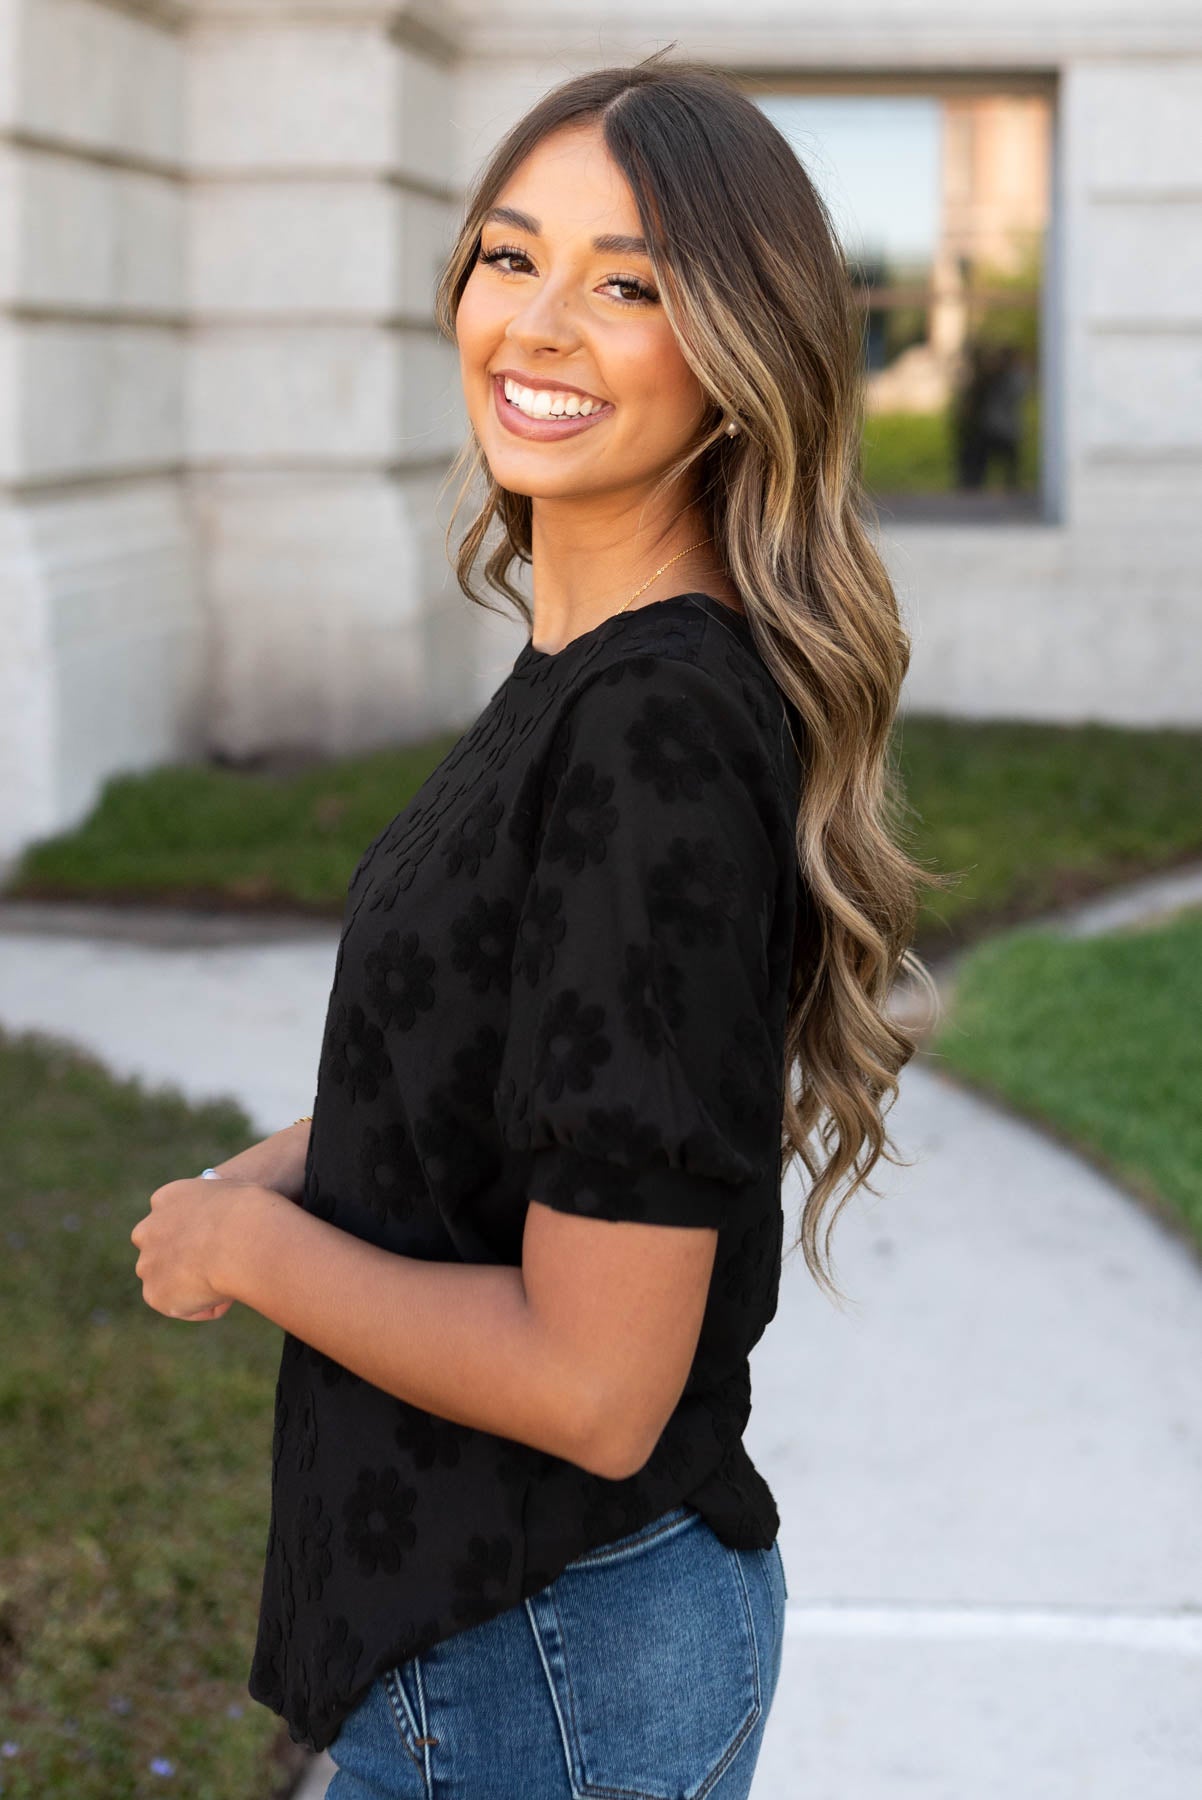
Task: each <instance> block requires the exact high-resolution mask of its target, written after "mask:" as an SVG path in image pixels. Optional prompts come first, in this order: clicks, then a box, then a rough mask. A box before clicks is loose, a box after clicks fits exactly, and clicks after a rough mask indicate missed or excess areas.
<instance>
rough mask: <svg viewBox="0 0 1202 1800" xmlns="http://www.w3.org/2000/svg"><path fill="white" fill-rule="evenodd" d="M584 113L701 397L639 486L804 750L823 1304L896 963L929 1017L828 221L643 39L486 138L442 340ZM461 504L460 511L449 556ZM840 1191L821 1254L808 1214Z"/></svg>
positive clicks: (497, 553) (756, 119)
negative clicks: (698, 561)
mask: <svg viewBox="0 0 1202 1800" xmlns="http://www.w3.org/2000/svg"><path fill="white" fill-rule="evenodd" d="M671 48H672V47H671V46H669V49H671ZM590 124H591V125H595V126H599V128H600V130H601V131H602V133H603V135H604V142H605V143H606V145H607V146H608V150H609V153H610V155H611V156H612V158H613V160H614V162H615V163H616V164H617V165H618V167H619V168H620V169H621V170H622V172H623V174H624V175H625V177H626V179H627V181H628V182H629V184H630V187H631V190H632V192H633V195H634V199H635V202H636V205H637V208H638V213H639V217H640V219H641V221H642V231H643V235H644V236H645V238H646V240H647V244H648V251H649V255H650V260H651V263H652V266H653V269H654V272H655V278H656V282H657V284H658V288H659V293H660V298H661V302H662V304H663V307H664V310H665V312H666V314H667V317H668V320H669V322H670V324H671V325H672V327H673V330H674V331H675V334H676V337H677V340H678V341H679V344H680V347H681V351H682V354H683V355H684V357H685V359H686V361H687V362H688V364H689V366H690V368H691V369H692V370H693V372H694V374H695V375H696V377H697V379H698V381H699V383H700V384H701V387H702V390H703V391H704V393H705V394H706V395H707V396H708V397H709V399H710V400H711V402H712V406H711V408H710V411H709V413H708V414H707V415H706V420H705V422H704V423H703V427H702V429H701V431H700V433H699V435H698V436H697V438H696V440H695V441H694V442H692V443H690V444H689V445H688V446H687V447H686V449H685V451H684V452H683V453H682V455H681V456H680V457H679V458H678V459H677V460H676V461H675V462H674V463H673V465H672V466H671V467H670V468H669V469H667V470H666V471H665V472H664V475H663V476H662V478H661V482H660V484H659V486H662V487H665V488H670V489H671V490H672V491H673V492H674V493H677V494H679V493H680V492H682V491H684V492H690V493H692V494H693V495H694V496H695V501H696V505H697V506H698V507H699V508H700V510H701V516H702V517H703V518H705V519H706V521H707V525H706V529H707V530H708V531H709V533H710V536H711V538H712V540H713V544H714V548H715V550H716V552H717V553H718V555H719V556H720V558H721V560H722V562H723V564H724V565H725V568H726V570H727V571H728V573H729V577H730V579H731V580H732V581H733V583H734V584H735V587H736V588H737V590H738V592H739V595H740V597H741V598H742V600H743V604H744V607H745V609H746V614H747V618H748V620H749V622H750V625H751V627H752V630H753V632H754V635H755V641H756V643H757V646H758V648H759V651H760V653H761V655H762V657H763V659H764V661H765V663H766V665H767V667H768V669H769V670H770V672H771V674H772V676H773V678H774V679H775V681H776V683H777V685H778V687H779V688H780V690H781V692H782V694H783V696H784V697H785V699H786V701H787V702H789V703H790V704H791V707H792V709H793V710H794V714H795V722H796V723H797V724H798V725H799V726H800V729H801V736H802V738H803V744H802V745H799V746H798V748H799V753H800V754H801V758H802V767H803V782H802V804H801V808H800V813H799V817H798V820H797V833H796V842H797V854H798V867H799V876H800V881H799V899H800V901H801V904H800V905H799V908H798V927H797V937H796V943H795V953H794V958H793V967H792V975H791V980H790V993H789V1004H788V1020H787V1026H786V1057H785V1065H786V1066H785V1070H784V1071H783V1074H784V1114H783V1142H782V1146H781V1155H782V1163H781V1166H782V1172H783V1171H785V1170H787V1169H788V1168H789V1167H790V1166H791V1165H792V1163H793V1162H794V1160H796V1159H800V1161H801V1163H802V1164H803V1165H804V1167H805V1169H806V1172H807V1174H808V1176H809V1178H810V1186H809V1192H808V1195H807V1198H806V1202H805V1206H804V1209H803V1212H802V1216H801V1223H800V1233H799V1237H798V1240H797V1243H798V1244H800V1246H801V1248H802V1250H803V1252H804V1255H805V1261H806V1265H807V1267H808V1269H809V1270H810V1273H811V1274H812V1275H813V1277H814V1278H815V1280H816V1281H817V1282H818V1283H819V1285H820V1286H821V1287H823V1288H824V1289H825V1290H826V1291H827V1292H828V1293H829V1294H830V1295H832V1297H835V1298H837V1299H839V1300H842V1299H844V1298H845V1296H843V1295H842V1294H841V1293H840V1292H839V1290H838V1288H837V1287H836V1285H835V1284H834V1282H833V1280H832V1278H831V1274H830V1260H831V1259H830V1239H831V1230H832V1228H833V1226H834V1222H835V1219H836V1218H837V1217H838V1214H839V1213H840V1212H841V1211H842V1209H843V1207H844V1206H845V1205H846V1204H847V1201H848V1200H849V1199H850V1198H851V1196H852V1194H853V1193H854V1192H855V1190H856V1189H857V1188H858V1187H860V1186H861V1185H863V1186H865V1187H866V1189H867V1191H868V1192H869V1193H873V1194H875V1193H877V1191H878V1190H877V1189H876V1188H874V1187H873V1186H872V1184H871V1183H870V1182H869V1181H868V1175H869V1173H870V1172H871V1170H872V1169H873V1167H874V1165H875V1164H876V1162H877V1161H878V1159H879V1158H880V1157H881V1156H882V1155H883V1156H885V1157H886V1158H887V1160H889V1161H891V1162H894V1163H902V1162H904V1160H905V1159H903V1158H901V1157H899V1156H898V1155H897V1154H896V1147H895V1146H894V1144H893V1142H892V1140H891V1139H890V1138H889V1136H888V1134H887V1132H886V1130H885V1113H886V1112H887V1110H888V1108H889V1106H891V1105H892V1103H893V1101H894V1100H895V1099H896V1096H897V1090H898V1081H897V1078H898V1075H899V1073H900V1072H901V1070H902V1068H903V1067H904V1066H905V1064H906V1063H907V1062H908V1061H909V1059H910V1057H911V1056H912V1055H913V1053H914V1051H915V1049H916V1048H917V1044H918V1042H919V1041H920V1039H919V1036H918V1034H917V1032H916V1031H914V1030H912V1029H911V1028H910V1027H909V1026H907V1025H906V1024H905V1023H903V1022H902V1020H901V1019H900V1018H896V1017H890V1014H889V1012H888V1011H887V1007H886V1002H887V999H888V996H889V993H890V990H891V988H892V986H893V983H894V980H895V978H896V976H897V974H898V971H899V969H901V968H902V967H903V966H904V967H905V968H906V969H907V971H908V972H909V973H910V974H911V976H913V977H914V978H915V979H916V980H917V982H918V985H919V987H920V988H923V989H925V991H926V992H927V994H928V996H929V999H930V1003H931V1007H932V1009H933V1012H934V1013H935V1014H936V1015H937V1013H938V999H937V995H936V992H935V989H934V984H933V982H932V981H931V978H930V975H929V972H928V971H927V969H926V967H925V965H924V964H923V963H922V962H921V961H920V960H919V959H918V957H917V956H915V955H914V953H913V951H912V950H911V949H910V944H911V940H912V938H913V936H914V930H915V926H916V920H917V913H918V907H919V897H920V890H921V886H922V884H923V883H924V882H926V883H928V884H933V885H936V886H939V885H942V881H941V878H940V877H939V876H937V875H933V874H932V873H931V872H929V871H928V870H926V869H924V868H922V867H921V866H920V865H919V864H917V863H916V862H913V861H911V859H910V858H909V856H908V855H907V854H906V852H905V851H904V850H903V849H902V848H901V847H900V845H899V842H898V841H897V839H898V833H899V827H900V825H901V822H902V817H901V816H902V813H903V811H904V809H905V802H904V800H903V798H902V794H901V789H900V782H899V780H898V777H897V772H896V769H895V767H894V766H893V764H892V762H891V749H890V746H891V742H892V736H891V734H892V726H893V721H894V717H895V714H896V711H897V706H898V698H899V691H900V688H901V683H902V678H903V676H904V675H905V673H906V668H907V666H908V663H909V656H910V646H909V639H908V637H907V635H906V632H905V631H904V629H903V626H902V623H901V621H900V618H899V613H898V605H897V600H896V596H895V594H894V591H893V587H892V585H891V583H890V580H889V577H888V575H887V573H886V571H885V567H884V565H883V563H882V561H881V558H880V557H879V556H878V554H877V552H876V550H875V549H874V548H873V546H872V543H871V542H870V541H869V538H868V535H867V533H866V530H865V526H864V524H863V522H862V514H863V512H864V510H865V506H866V502H865V497H864V494H863V490H862V486H861V479H860V439H861V427H862V422H863V404H864V400H863V368H864V363H863V329H864V328H863V320H862V316H861V315H860V313H859V309H858V307H857V305H856V301H855V297H854V294H853V292H852V287H851V282H850V278H849V274H848V270H847V265H846V261H845V258H844V255H843V252H842V250H841V248H840V246H839V243H838V238H837V235H836V232H835V230H834V227H833V225H832V222H831V219H830V216H829V214H828V212H827V210H826V208H825V207H824V205H823V202H822V200H821V198H820V196H819V195H818V193H817V192H816V191H815V189H814V187H813V185H812V183H811V181H810V179H809V177H808V175H807V174H806V172H805V169H804V168H803V167H802V164H801V163H800V161H799V160H798V158H797V156H796V154H795V152H794V151H793V150H792V149H791V147H790V146H789V144H788V142H787V140H786V139H785V138H784V137H783V136H782V134H781V133H780V132H779V131H778V130H777V129H776V127H775V126H774V125H773V124H772V123H771V122H770V121H769V119H768V118H767V117H766V116H765V114H764V113H763V112H762V111H761V110H760V109H759V107H757V106H756V105H755V104H754V102H753V101H751V100H750V99H749V98H748V97H747V96H746V95H745V94H744V93H743V92H742V91H741V90H740V89H739V88H738V87H737V86H736V85H735V83H734V81H733V80H731V79H730V78H729V77H728V76H726V75H725V74H723V73H722V72H721V71H720V70H718V69H716V68H713V67H711V66H709V65H706V64H702V63H697V62H684V61H671V60H667V52H665V51H658V52H656V53H655V55H653V56H650V57H648V58H646V59H645V60H644V61H642V62H639V63H636V64H634V65H633V66H630V67H624V68H604V69H596V70H592V71H590V72H588V73H585V74H582V75H578V76H576V77H574V78H572V79H570V80H567V81H564V82H562V83H561V84H559V85H558V86H556V87H555V88H553V89H551V91H550V92H548V93H547V94H545V95H544V96H543V98H542V99H541V100H539V101H538V102H537V104H536V105H534V106H533V107H532V108H531V109H530V111H529V112H527V113H526V114H525V116H524V117H523V118H522V119H520V120H519V121H518V123H517V124H516V125H514V126H513V128H512V129H511V130H510V131H509V132H508V134H507V135H506V136H505V137H504V139H503V140H502V142H501V143H500V144H499V146H498V147H497V149H496V150H495V151H494V153H493V155H492V156H491V158H490V159H489V160H488V162H487V164H486V165H485V167H484V168H483V170H482V171H481V173H480V174H479V175H478V177H477V179H476V181H475V183H474V185H473V186H472V188H471V190H470V192H469V195H468V197H467V201H466V205H465V211H464V220H463V225H462V229H461V230H460V232H459V236H458V239H457V241H456V243H455V245H454V247H453V248H452V250H451V252H450V255H449V257H448V259H447V262H446V264H445V267H444V269H443V272H442V274H441V277H440V279H439V282H438V288H437V295H436V317H437V321H438V326H439V329H440V330H441V331H442V333H443V335H444V336H445V337H447V338H449V339H451V340H452V342H453V341H454V338H455V318H456V312H457V309H458V305H459V300H460V296H461V295H462V293H463V290H464V287H465V285H466V283H467V280H468V277H469V275H470V273H471V270H472V268H473V266H474V264H475V261H476V257H477V253H478V251H479V247H480V235H481V225H482V221H483V218H484V215H485V213H486V212H487V210H488V209H489V207H491V206H493V205H495V204H496V202H497V197H498V195H499V194H500V192H501V191H502V189H503V188H504V187H505V185H506V184H507V183H508V181H509V180H510V178H511V177H512V176H513V174H514V172H515V171H516V170H517V168H518V167H519V165H520V164H521V163H522V162H523V161H524V159H525V158H526V156H527V155H528V154H529V153H530V152H531V151H532V150H533V149H534V148H535V146H536V145H537V144H538V143H539V142H540V141H541V140H542V139H543V138H545V137H547V136H548V135H549V134H550V133H551V132H553V131H557V130H559V129H560V128H561V127H567V126H584V125H590ZM732 417H733V418H736V419H738V420H739V422H740V424H741V427H742V429H741V430H740V431H739V433H738V435H737V436H736V437H733V438H732V437H731V436H729V435H728V434H727V433H726V431H725V430H724V421H726V420H728V419H729V418H732ZM460 471H464V472H465V479H464V482H463V484H462V486H461V488H460V490H459V495H458V498H457V501H456V504H455V507H454V510H453V512H452V515H451V523H450V526H449V527H448V532H447V543H448V554H449V555H450V557H451V561H452V565H453V567H454V569H455V572H456V576H457V578H458V581H459V585H460V587H461V588H462V589H463V591H464V593H465V594H467V596H468V597H469V598H470V599H472V600H473V601H475V602H477V603H478V604H481V605H483V606H485V607H486V608H487V609H488V610H497V609H496V608H495V607H494V606H492V605H491V603H490V602H489V601H488V600H487V598H485V597H484V596H482V595H481V593H480V592H479V591H478V590H477V587H476V581H475V569H476V564H477V562H478V561H479V558H480V555H481V552H482V551H483V550H484V548H485V544H486V541H487V540H488V538H489V537H490V534H491V535H492V536H493V537H494V538H495V542H494V544H493V545H492V547H491V548H490V549H489V551H488V554H487V557H486V560H485V562H484V568H483V574H484V582H485V584H486V586H487V587H491V588H492V589H494V590H495V591H496V592H498V593H500V594H503V595H505V596H506V598H507V599H508V600H510V601H512V602H513V603H514V605H515V606H516V607H517V609H518V611H519V613H520V614H521V615H522V617H523V618H524V619H525V621H526V623H527V624H528V625H530V624H531V623H532V619H531V614H530V609H529V606H528V604H527V601H526V598H525V595H524V594H523V593H522V592H521V590H520V589H519V588H518V587H516V586H515V585H514V583H513V581H512V579H511V574H510V571H511V569H512V567H513V564H514V563H515V561H516V562H517V563H518V564H519V565H521V564H527V563H529V562H530V560H531V516H532V503H531V499H530V497H529V496H528V495H524V494H515V493H510V492H509V491H507V490H506V489H504V488H502V487H500V486H499V485H498V484H497V482H496V481H495V480H494V479H493V477H492V475H491V472H490V471H489V468H488V465H487V462H486V459H485V457H484V455H483V452H482V450H481V448H480V444H479V441H478V439H477V438H476V435H475V432H474V431H473V432H472V433H471V436H470V438H469V440H468V442H467V443H466V444H465V445H464V447H463V449H462V450H461V451H460V454H459V456H458V457H457V458H456V459H455V462H454V463H453V464H452V466H451V470H450V471H449V475H448V479H450V478H451V477H453V476H454V475H455V474H456V473H457V472H460ZM677 484H680V485H679V486H678V485H677ZM656 491H657V492H658V491H659V487H657V490H656ZM481 493H482V494H483V499H482V501H480V499H479V496H480V495H481ZM469 496H471V497H472V498H473V500H474V501H475V502H477V503H478V507H477V510H476V512H475V516H474V517H473V518H472V519H471V521H470V523H469V524H468V526H467V528H466V530H465V532H464V534H463V536H462V538H461V539H460V542H459V545H458V547H457V549H455V550H452V549H451V536H452V533H453V531H454V528H455V521H456V518H457V517H458V514H459V512H460V510H461V508H462V506H463V505H464V503H465V501H466V500H467V499H468V497H469ZM812 1138H813V1139H814V1140H815V1141H814V1142H811V1139H812ZM841 1185H845V1191H844V1192H843V1194H842V1196H841V1197H840V1198H839V1200H838V1202H837V1204H836V1205H835V1206H834V1208H833V1210H832V1211H831V1215H830V1218H829V1220H828V1221H827V1223H826V1227H825V1232H824V1234H823V1238H822V1247H821V1254H820V1253H819V1248H818V1228H819V1222H820V1220H821V1219H822V1216H823V1213H824V1211H825V1209H826V1208H827V1205H828V1202H829V1201H830V1200H831V1198H832V1197H833V1196H834V1195H835V1194H836V1193H837V1190H838V1189H839V1188H840V1186H841ZM793 1247H794V1248H796V1247H797V1245H794V1246H793Z"/></svg>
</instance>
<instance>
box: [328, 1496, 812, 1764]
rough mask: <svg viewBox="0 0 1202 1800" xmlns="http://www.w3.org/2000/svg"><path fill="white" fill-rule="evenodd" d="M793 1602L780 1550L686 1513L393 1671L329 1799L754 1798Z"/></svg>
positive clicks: (340, 1744)
mask: <svg viewBox="0 0 1202 1800" xmlns="http://www.w3.org/2000/svg"><path fill="white" fill-rule="evenodd" d="M785 1598H786V1589H785V1572H784V1565H783V1564H782V1562H781V1555H780V1549H779V1546H778V1545H777V1544H773V1545H772V1548H771V1549H770V1550H732V1549H730V1548H728V1546H727V1545H725V1544H723V1543H722V1542H721V1540H720V1539H719V1538H718V1537H716V1536H715V1534H714V1532H713V1531H712V1530H711V1529H710V1527H709V1526H708V1525H707V1524H706V1522H705V1520H704V1519H703V1518H702V1516H701V1514H700V1513H699V1512H696V1511H694V1509H693V1508H692V1507H690V1506H675V1507H673V1508H672V1509H671V1510H670V1511H669V1512H666V1513H664V1514H662V1516H661V1517H660V1518H658V1519H655V1520H653V1521H652V1522H651V1523H650V1524H649V1525H644V1526H642V1527H641V1528H640V1529H639V1530H638V1531H632V1532H630V1533H629V1534H628V1535H627V1536H626V1537H621V1538H615V1539H614V1540H613V1541H612V1542H611V1543H608V1544H602V1545H600V1546H599V1547H598V1548H597V1549H595V1550H590V1551H588V1552H587V1553H586V1554H585V1555H584V1556H580V1557H577V1558H576V1560H575V1561H574V1562H571V1563H569V1564H568V1565H567V1567H566V1568H565V1569H564V1570H563V1571H562V1572H561V1573H560V1574H559V1575H558V1576H557V1577H556V1579H555V1580H554V1581H553V1582H551V1583H550V1584H549V1585H548V1586H547V1587H545V1588H543V1589H541V1590H540V1592H538V1593H537V1594H532V1595H531V1596H530V1598H529V1599H527V1600H525V1601H524V1602H523V1603H522V1604H521V1605H520V1606H513V1607H510V1608H508V1609H507V1610H506V1611H505V1612H502V1613H498V1614H496V1615H495V1616H494V1617H493V1618H491V1619H486V1620H485V1621H484V1622H483V1624H480V1625H472V1626H469V1627H467V1628H466V1629H465V1630H463V1631H460V1632H456V1633H455V1634H454V1635H453V1636H452V1637H449V1638H444V1639H443V1640H442V1641H441V1642H440V1643H437V1644H435V1645H434V1646H433V1648H432V1649H430V1650H425V1651H422V1652H421V1653H420V1654H419V1655H417V1656H413V1657H410V1658H409V1660H408V1662H404V1663H401V1664H400V1665H399V1666H398V1667H397V1668H395V1669H390V1670H389V1671H388V1672H387V1674H385V1675H383V1676H381V1678H380V1679H379V1680H378V1681H376V1682H374V1683H373V1684H372V1686H371V1687H370V1688H369V1689H368V1692H367V1695H366V1697H365V1698H364V1699H363V1700H362V1701H361V1703H360V1704H359V1705H358V1706H357V1707H356V1708H355V1710H354V1711H353V1712H352V1713H351V1714H350V1715H349V1717H348V1718H347V1719H346V1720H345V1721H344V1723H343V1726H342V1729H341V1731H340V1732H339V1734H338V1736H337V1737H336V1738H335V1739H334V1742H333V1743H332V1744H331V1745H330V1751H329V1754H330V1756H331V1757H332V1758H333V1760H334V1762H335V1764H336V1765H337V1773H336V1774H335V1776H334V1778H333V1780H332V1781H331V1782H330V1785H329V1787H328V1789H327V1790H326V1794H327V1800H441V1797H442V1796H448V1797H449V1796H452V1795H453V1796H454V1800H581V1797H582V1796H596V1797H597V1800H611V1797H613V1796H620V1800H702V1796H707V1797H708V1800H746V1796H747V1794H748V1792H749V1790H750V1788H751V1777H752V1774H753V1773H754V1770H755V1764H756V1759H757V1757H758V1756H759V1752H760V1744H761V1741H762V1738H763V1733H764V1726H765V1723H766V1722H767V1718H768V1711H769V1708H770V1707H771V1705H772V1699H773V1695H774V1694H775V1692H776V1684H777V1679H778V1677H779V1675H780V1663H781V1651H782V1648H783V1643H784V1624H785Z"/></svg>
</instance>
